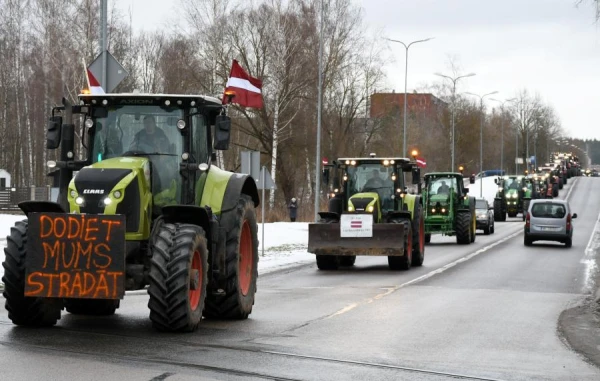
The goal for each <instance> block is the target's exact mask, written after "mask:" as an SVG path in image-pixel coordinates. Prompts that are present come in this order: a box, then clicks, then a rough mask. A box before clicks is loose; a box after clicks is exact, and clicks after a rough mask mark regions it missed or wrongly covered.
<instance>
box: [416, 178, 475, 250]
mask: <svg viewBox="0 0 600 381" xmlns="http://www.w3.org/2000/svg"><path fill="white" fill-rule="evenodd" d="M468 192H469V188H465V186H464V180H463V175H462V173H455V172H432V173H428V174H426V175H425V190H424V191H423V205H424V210H425V242H430V241H431V235H432V234H444V235H448V236H456V242H457V243H459V244H469V243H472V242H475V234H476V223H477V216H476V213H475V197H470V196H468Z"/></svg>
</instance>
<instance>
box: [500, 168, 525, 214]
mask: <svg viewBox="0 0 600 381" xmlns="http://www.w3.org/2000/svg"><path fill="white" fill-rule="evenodd" d="M524 179H525V176H521V175H511V176H499V177H498V178H497V179H495V180H494V181H495V183H496V184H498V191H497V192H496V197H495V198H494V220H495V221H506V215H507V214H508V217H516V216H517V214H519V213H522V212H523V200H524V197H525V192H526V190H525V188H526V183H525V181H524ZM527 192H529V190H527ZM528 195H529V196H528V201H529V200H531V194H530V193H528Z"/></svg>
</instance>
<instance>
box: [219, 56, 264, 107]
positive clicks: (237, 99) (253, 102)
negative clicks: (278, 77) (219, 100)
mask: <svg viewBox="0 0 600 381" xmlns="http://www.w3.org/2000/svg"><path fill="white" fill-rule="evenodd" d="M261 89H262V81H261V80H260V79H258V78H254V77H251V76H249V75H248V73H246V72H245V71H244V69H242V67H241V66H240V64H239V63H238V62H237V61H236V60H233V64H232V65H231V72H230V73H229V79H228V80H227V86H226V87H225V93H224V94H223V104H227V103H229V101H230V99H231V95H233V96H234V98H233V99H232V102H234V103H237V104H238V105H240V106H243V107H254V108H262V107H263V99H262V93H261Z"/></svg>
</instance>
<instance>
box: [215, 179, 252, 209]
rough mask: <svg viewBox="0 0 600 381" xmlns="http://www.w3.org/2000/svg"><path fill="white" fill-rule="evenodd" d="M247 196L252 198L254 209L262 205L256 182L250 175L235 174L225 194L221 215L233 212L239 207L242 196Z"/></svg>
mask: <svg viewBox="0 0 600 381" xmlns="http://www.w3.org/2000/svg"><path fill="white" fill-rule="evenodd" d="M242 194H245V195H248V196H250V197H251V198H252V201H253V202H254V207H257V206H258V205H259V204H260V198H259V197H258V189H257V187H256V181H254V179H253V178H252V177H250V176H249V175H243V174H240V173H235V174H233V176H231V177H230V178H229V182H228V183H227V188H225V194H224V195H223V204H222V205H221V213H223V212H227V211H229V210H233V209H235V208H236V207H237V205H238V200H239V198H240V195H242Z"/></svg>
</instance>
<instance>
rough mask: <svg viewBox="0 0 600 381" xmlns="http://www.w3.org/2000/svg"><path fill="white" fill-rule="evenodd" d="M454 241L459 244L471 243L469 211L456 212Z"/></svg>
mask: <svg viewBox="0 0 600 381" xmlns="http://www.w3.org/2000/svg"><path fill="white" fill-rule="evenodd" d="M456 242H457V243H458V244H459V245H468V244H469V243H471V212H462V213H458V214H457V216H456Z"/></svg>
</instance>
